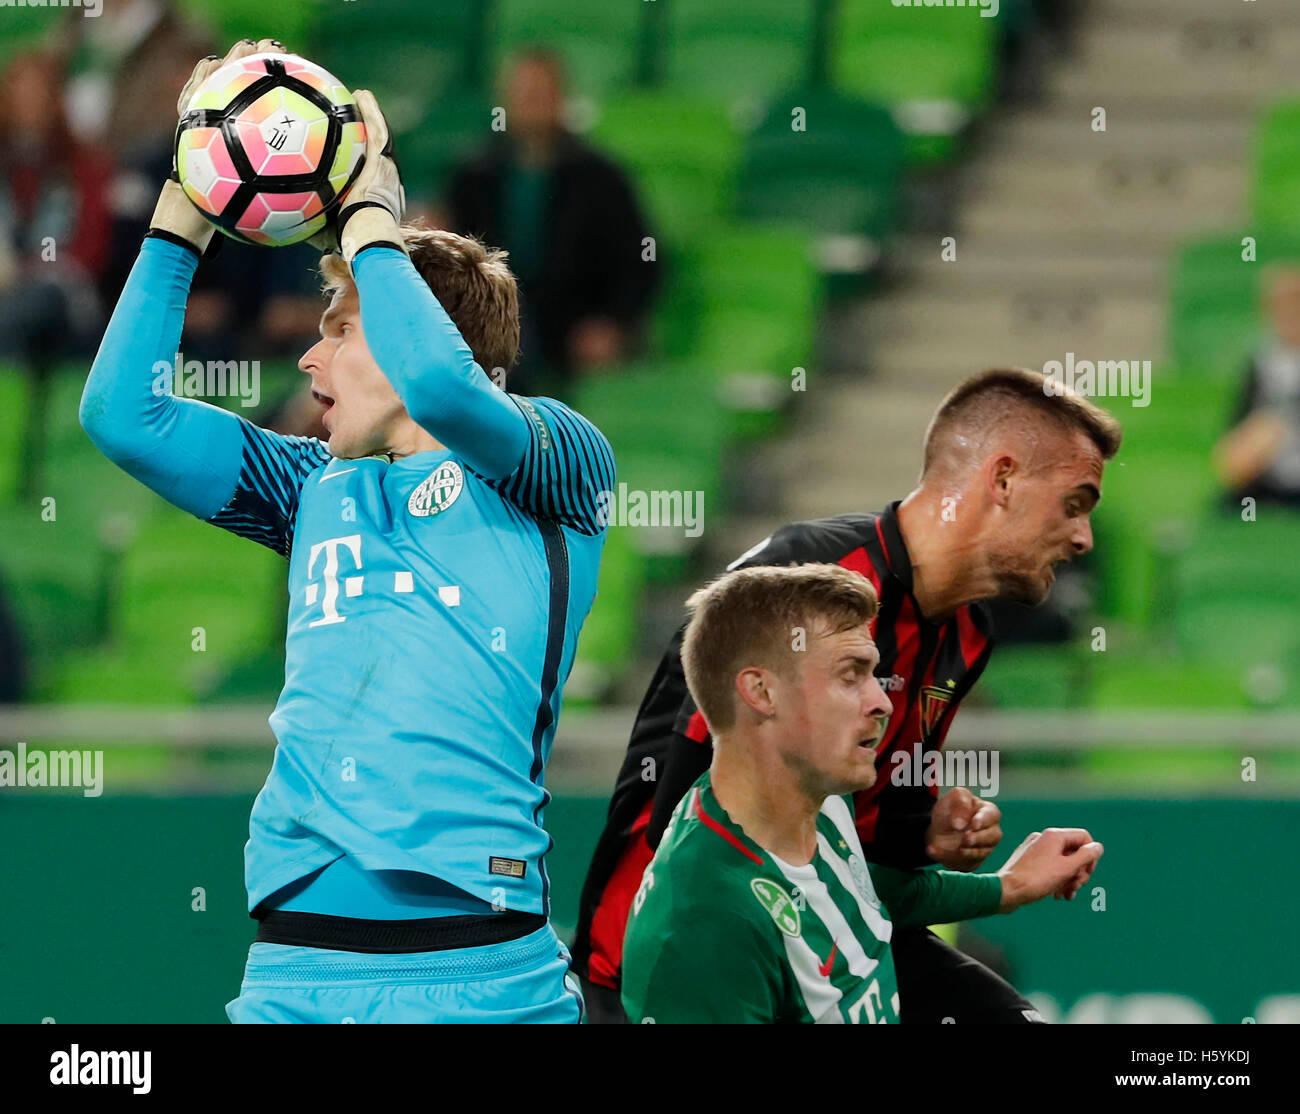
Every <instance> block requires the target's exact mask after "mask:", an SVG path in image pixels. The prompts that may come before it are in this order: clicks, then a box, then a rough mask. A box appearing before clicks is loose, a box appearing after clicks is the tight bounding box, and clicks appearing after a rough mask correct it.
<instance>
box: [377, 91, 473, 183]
mask: <svg viewBox="0 0 1300 1114" xmlns="http://www.w3.org/2000/svg"><path fill="white" fill-rule="evenodd" d="M491 112H492V110H491V106H490V104H489V100H488V98H487V97H486V96H485V95H484V94H483V93H481V92H480V91H479V90H476V89H464V88H457V89H454V90H451V91H450V92H448V93H447V94H446V95H445V96H443V97H440V98H438V100H437V101H436V102H435V103H433V104H431V105H429V106H428V109H427V111H426V112H425V113H424V115H423V116H421V118H420V119H419V121H418V122H417V123H416V124H415V126H414V127H412V128H410V129H409V130H408V131H407V132H406V134H404V135H402V136H399V137H397V139H396V140H395V141H394V153H395V154H396V156H397V159H398V162H399V164H400V165H401V168H402V182H403V184H404V185H405V187H406V196H407V201H408V202H416V201H426V202H433V201H436V200H437V199H438V198H440V197H442V195H443V193H444V191H445V189H446V187H447V184H448V179H449V177H450V175H451V172H452V170H453V169H454V168H455V167H456V166H458V165H459V164H460V163H462V162H463V161H464V160H466V159H467V158H470V157H472V156H473V155H474V154H475V153H476V152H477V151H478V150H480V149H481V148H483V147H485V146H486V145H487V144H488V143H489V141H490V138H491V136H492V130H491V124H492V115H491Z"/></svg>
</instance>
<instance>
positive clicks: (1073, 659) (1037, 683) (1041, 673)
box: [977, 643, 1092, 709]
mask: <svg viewBox="0 0 1300 1114" xmlns="http://www.w3.org/2000/svg"><path fill="white" fill-rule="evenodd" d="M1091 664H1092V663H1091V661H1090V659H1089V656H1088V650H1087V645H1086V643H1085V644H1084V646H1083V648H1082V649H1081V648H1080V647H1079V646H1078V645H1076V644H1074V643H1071V644H1066V645H1056V644H1044V645H1019V646H1007V647H999V648H998V649H996V650H995V651H994V652H993V656H992V657H991V658H990V659H989V664H988V667H987V668H986V669H985V671H984V675H983V676H982V677H981V678H980V681H979V688H978V690H977V691H978V692H979V693H980V694H981V696H982V697H985V698H988V699H990V700H991V701H992V702H993V704H994V705H995V706H996V707H998V708H1000V709H1012V708H1077V707H1081V706H1082V705H1084V704H1086V703H1087V702H1088V687H1089V669H1090V667H1091Z"/></svg>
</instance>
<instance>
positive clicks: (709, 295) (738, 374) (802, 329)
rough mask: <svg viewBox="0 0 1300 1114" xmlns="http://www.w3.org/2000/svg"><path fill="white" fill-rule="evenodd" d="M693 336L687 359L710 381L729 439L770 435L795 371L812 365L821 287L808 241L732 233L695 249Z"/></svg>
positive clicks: (796, 233)
mask: <svg viewBox="0 0 1300 1114" xmlns="http://www.w3.org/2000/svg"><path fill="white" fill-rule="evenodd" d="M691 268H692V271H694V272H696V273H698V275H699V286H700V289H699V290H698V294H699V297H700V306H701V321H700V328H699V334H698V336H697V338H696V343H695V346H694V348H693V350H692V352H691V358H692V362H693V363H694V364H695V366H697V367H699V368H700V370H701V373H702V374H705V375H711V376H713V377H714V379H715V380H716V381H717V383H718V385H719V388H720V391H719V399H720V401H721V403H722V405H723V406H724V407H725V408H726V410H727V411H728V413H729V434H728V437H729V439H735V440H752V439H754V438H757V437H761V436H766V435H769V434H771V433H774V432H775V431H776V430H777V428H779V425H780V421H781V414H782V411H784V410H785V409H786V408H787V406H788V405H789V404H790V402H791V400H792V399H793V398H794V397H795V396H794V393H793V391H792V389H791V384H792V378H791V377H792V372H793V370H794V369H795V368H796V367H803V368H805V369H807V368H808V367H810V366H811V365H812V364H813V363H814V362H815V361H814V352H813V345H814V337H815V328H816V318H817V311H818V307H819V302H820V280H819V277H818V275H817V270H816V267H815V266H814V265H813V262H812V245H811V243H810V242H809V239H808V236H807V235H806V234H805V233H804V232H803V231H801V230H799V229H795V228H782V227H780V226H775V225H757V226H747V225H733V226H728V227H724V228H722V229H720V230H719V231H718V232H717V233H716V234H714V235H711V236H708V237H706V238H705V239H704V240H703V241H701V242H700V244H699V245H697V250H696V252H695V253H694V254H693V256H692V259H691Z"/></svg>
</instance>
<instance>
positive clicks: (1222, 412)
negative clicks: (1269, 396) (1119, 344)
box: [1092, 368, 1236, 629]
mask: <svg viewBox="0 0 1300 1114" xmlns="http://www.w3.org/2000/svg"><path fill="white" fill-rule="evenodd" d="M1235 389H1236V385H1235V383H1234V382H1233V381H1231V380H1229V379H1227V378H1225V377H1221V376H1212V375H1194V374H1191V373H1189V372H1182V373H1179V372H1175V371H1174V370H1172V369H1169V368H1156V369H1155V374H1154V376H1153V382H1152V386H1151V404H1150V405H1149V406H1146V407H1129V406H1125V407H1124V408H1123V410H1122V411H1120V410H1119V409H1117V408H1116V409H1113V412H1114V413H1115V414H1116V416H1117V417H1118V418H1119V419H1120V420H1121V421H1122V422H1123V425H1124V443H1123V445H1122V446H1121V447H1120V451H1119V454H1118V455H1117V456H1116V458H1115V459H1114V460H1113V461H1111V462H1110V463H1109V464H1107V466H1106V473H1105V477H1104V480H1103V482H1102V492H1103V495H1102V502H1101V505H1100V506H1099V507H1098V508H1097V511H1096V512H1095V513H1094V514H1093V519H1092V521H1093V530H1094V533H1095V536H1096V548H1095V550H1094V557H1095V559H1096V561H1097V564H1098V568H1099V571H1100V579H1101V584H1100V600H1099V606H1100V607H1101V609H1102V611H1103V612H1104V613H1105V614H1107V615H1109V616H1112V617H1117V618H1121V619H1124V620H1126V621H1128V622H1131V623H1133V624H1135V625H1136V626H1138V627H1139V628H1143V629H1146V628H1148V627H1149V626H1150V625H1151V624H1152V622H1153V621H1154V620H1156V619H1157V618H1158V617H1159V616H1160V615H1161V614H1162V611H1164V610H1167V604H1168V601H1167V600H1165V599H1164V597H1163V595H1162V593H1164V592H1165V585H1164V584H1163V583H1162V580H1161V578H1160V575H1159V574H1160V570H1161V569H1162V568H1163V567H1165V565H1166V564H1167V560H1168V556H1169V555H1170V554H1171V553H1173V552H1176V550H1177V548H1178V547H1179V546H1180V545H1181V544H1182V543H1183V542H1185V540H1186V539H1187V538H1188V537H1190V536H1191V534H1192V532H1193V530H1194V528H1195V523H1196V522H1197V520H1198V519H1199V518H1200V517H1201V516H1202V515H1203V514H1204V513H1205V512H1206V511H1207V510H1208V509H1209V508H1210V507H1211V506H1212V505H1213V503H1214V501H1215V498H1216V497H1217V495H1218V494H1219V486H1218V483H1217V481H1216V479H1215V477H1214V474H1213V471H1212V468H1211V454H1212V451H1213V448H1214V444H1215V442H1216V441H1217V439H1218V438H1219V436H1220V435H1221V434H1222V433H1223V429H1224V423H1225V422H1226V420H1227V419H1226V412H1227V411H1228V410H1229V409H1230V407H1231V405H1232V403H1231V399H1232V397H1233V395H1234V392H1235Z"/></svg>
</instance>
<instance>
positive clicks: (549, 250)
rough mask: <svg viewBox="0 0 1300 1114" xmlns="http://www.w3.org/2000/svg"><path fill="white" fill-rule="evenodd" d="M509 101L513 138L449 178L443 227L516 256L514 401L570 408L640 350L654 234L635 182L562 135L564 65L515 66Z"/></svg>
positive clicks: (508, 82) (537, 52) (546, 57)
mask: <svg viewBox="0 0 1300 1114" xmlns="http://www.w3.org/2000/svg"><path fill="white" fill-rule="evenodd" d="M503 95H504V105H505V109H506V116H505V119H506V126H505V130H504V131H503V132H500V133H497V134H496V135H494V137H493V139H492V142H491V143H490V144H489V146H488V147H487V149H486V150H485V151H483V152H482V153H481V154H480V155H479V156H478V157H476V158H474V159H473V160H471V161H470V162H468V163H467V164H466V165H464V166H461V167H459V168H458V169H457V170H455V171H454V172H453V174H452V179H451V183H450V185H449V187H448V193H447V198H446V208H447V212H446V214H445V223H446V225H447V227H448V228H450V229H452V230H453V231H456V232H460V233H469V234H472V235H475V236H478V237H479V238H480V239H482V240H483V241H485V242H486V243H489V244H491V245H493V246H494V247H501V248H505V249H506V250H507V251H508V252H509V253H510V266H511V268H512V270H513V271H514V272H515V275H516V276H517V277H518V279H519V287H520V295H521V298H520V308H521V315H522V322H523V338H522V345H523V350H522V352H521V354H520V359H519V363H518V365H517V368H516V370H515V372H514V373H513V374H512V377H511V381H510V385H511V389H512V390H514V391H517V392H519V393H522V394H529V393H532V394H557V395H559V396H560V397H563V396H564V394H565V392H566V389H567V388H568V387H569V386H571V385H572V381H573V379H574V377H575V376H576V375H578V374H580V373H581V372H583V371H585V370H587V369H589V368H595V367H599V366H602V365H608V364H612V363H615V362H616V361H618V360H621V359H623V358H624V357H626V356H627V355H628V354H629V353H630V352H631V351H633V350H634V349H635V347H636V345H637V341H638V333H639V329H640V326H641V323H642V320H643V318H644V317H645V315H646V312H647V310H648V309H649V306H650V302H651V299H652V297H653V295H654V290H655V286H656V282H657V266H656V265H655V264H653V263H648V262H643V261H642V252H643V246H642V240H643V238H644V237H646V236H649V235H650V233H649V231H648V229H647V227H646V222H645V218H644V216H643V215H642V213H641V210H640V208H639V207H638V205H637V202H636V198H635V195H634V193H633V190H632V187H631V185H630V183H629V182H628V179H627V176H626V175H625V174H624V173H623V171H622V170H620V169H619V168H618V167H617V166H615V165H614V163H613V162H611V161H610V160H609V159H608V158H606V157H605V156H604V155H602V154H600V153H599V152H597V151H595V150H593V149H592V148H591V147H589V146H587V145H586V144H585V143H583V142H582V141H581V140H580V139H578V138H577V137H576V136H575V135H573V134H572V133H571V132H570V131H568V130H567V129H566V127H565V126H564V122H563V112H564V100H565V80H564V71H563V65H562V63H561V62H560V60H559V58H558V56H557V55H555V54H553V53H552V52H551V51H549V50H545V49H531V50H526V51H523V52H522V53H520V54H518V55H516V56H515V58H514V60H513V61H512V63H511V65H510V66H509V68H508V69H507V71H506V73H505V77H504V81H503ZM485 370H488V371H490V370H491V369H490V368H489V369H485Z"/></svg>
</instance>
